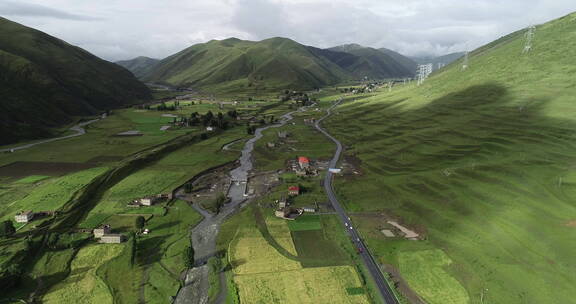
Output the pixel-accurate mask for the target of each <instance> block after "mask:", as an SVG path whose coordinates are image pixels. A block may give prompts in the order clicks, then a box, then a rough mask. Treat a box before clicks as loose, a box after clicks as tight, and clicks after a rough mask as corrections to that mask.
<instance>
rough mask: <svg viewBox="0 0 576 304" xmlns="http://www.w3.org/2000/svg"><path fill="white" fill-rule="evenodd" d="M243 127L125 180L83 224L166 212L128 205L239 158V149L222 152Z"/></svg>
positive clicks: (178, 152) (157, 162)
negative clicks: (117, 215) (127, 205)
mask: <svg viewBox="0 0 576 304" xmlns="http://www.w3.org/2000/svg"><path fill="white" fill-rule="evenodd" d="M242 131H243V129H242V128H236V129H233V130H228V131H226V132H225V133H223V134H220V135H218V136H215V137H212V138H208V139H207V140H204V141H200V142H197V143H194V144H191V145H189V146H186V147H183V148H181V149H179V150H177V151H174V152H172V153H170V154H168V155H167V156H165V157H163V158H162V159H160V160H158V161H156V162H155V163H153V164H151V165H149V166H147V167H145V168H143V169H141V170H139V171H138V172H135V173H134V174H132V175H130V176H128V177H127V178H125V179H123V180H122V181H120V182H119V183H117V184H116V185H114V186H113V187H112V188H110V189H109V190H108V191H106V193H104V194H103V197H102V199H101V200H100V202H99V203H98V204H97V205H96V207H95V208H94V209H92V210H91V211H90V213H89V214H88V216H87V217H86V218H85V220H84V221H83V222H82V224H81V226H86V227H94V226H96V225H98V224H100V223H101V222H102V221H104V220H105V219H106V218H107V217H109V216H111V215H113V214H118V213H132V212H134V213H151V214H158V213H162V212H163V211H162V208H161V206H153V207H143V208H138V209H131V208H127V207H126V204H127V203H128V202H131V201H132V200H134V199H137V198H141V197H144V196H147V195H156V194H160V193H169V192H171V191H172V190H174V189H175V188H177V187H178V186H180V185H182V184H184V183H185V182H186V181H187V180H189V179H191V178H192V177H193V176H195V175H196V174H198V173H200V172H202V171H204V170H206V169H209V168H212V167H215V166H218V165H220V164H224V163H226V162H229V161H233V160H234V159H236V157H237V154H238V152H234V151H222V146H223V145H224V144H226V143H228V142H230V141H233V140H235V139H238V138H242V137H243V136H244V134H243V133H242Z"/></svg>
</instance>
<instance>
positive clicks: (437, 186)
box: [327, 14, 576, 303]
mask: <svg viewBox="0 0 576 304" xmlns="http://www.w3.org/2000/svg"><path fill="white" fill-rule="evenodd" d="M524 33H525V31H518V32H516V33H513V34H510V35H508V36H506V37H502V38H501V39H499V40H497V41H495V42H493V43H491V44H489V45H486V46H484V47H482V48H480V49H478V50H476V51H474V52H472V53H471V54H470V62H469V68H468V69H466V70H462V68H461V64H462V60H459V61H457V62H455V63H453V64H452V65H450V66H448V67H446V68H445V69H442V70H440V71H438V72H436V73H435V74H434V75H433V76H432V77H431V78H429V79H428V80H427V81H426V82H425V83H424V84H423V85H422V86H420V87H416V86H414V85H409V86H407V87H403V88H395V89H394V90H393V91H392V92H390V93H389V92H386V93H378V94H377V95H375V96H372V97H368V98H365V99H359V100H357V101H355V102H353V103H347V104H344V105H342V106H341V107H339V109H338V114H337V115H336V116H334V117H333V118H331V119H330V121H329V122H328V123H327V125H328V127H329V130H330V131H331V132H333V133H334V134H335V135H336V136H337V137H338V138H340V139H341V140H343V142H344V143H345V144H346V146H347V151H346V159H347V160H348V162H349V163H352V164H355V165H356V166H357V167H358V170H359V171H358V172H359V174H358V175H352V176H348V177H345V178H339V179H337V181H336V183H337V184H336V189H337V191H338V192H339V195H340V197H341V198H342V199H343V201H344V202H345V205H346V208H347V209H348V210H351V211H378V212H379V213H378V214H383V215H382V216H378V217H376V220H377V221H379V222H378V224H377V225H374V226H376V227H378V229H382V228H389V225H388V224H386V222H385V219H394V220H396V221H399V222H401V223H402V224H403V225H405V226H408V227H410V228H411V229H413V230H416V231H418V232H419V233H420V234H421V235H422V236H423V238H424V240H421V241H409V240H404V239H403V238H398V237H396V238H387V237H385V236H384V235H383V234H382V233H380V231H379V230H377V229H375V228H374V230H373V231H372V230H370V229H361V230H360V232H361V233H362V234H363V235H364V236H365V237H366V239H367V241H368V245H369V247H370V248H371V249H372V250H373V251H374V252H375V253H376V255H377V256H378V258H379V259H380V260H381V261H382V262H383V263H386V264H390V265H393V266H395V267H396V268H397V269H399V270H400V272H401V274H402V275H403V276H404V278H405V279H406V280H407V281H408V283H409V285H410V286H411V287H412V288H413V289H415V290H416V291H417V292H419V293H420V295H421V296H422V297H424V299H425V300H426V301H427V302H429V303H450V302H453V301H456V300H454V299H448V298H446V295H447V294H454V293H453V292H450V291H451V290H460V287H459V286H458V285H460V286H462V287H463V288H464V289H465V290H466V292H467V294H468V298H469V299H470V300H469V302H470V303H480V298H482V299H483V302H484V303H573V302H574V297H575V296H576V291H575V290H574V288H573V286H574V285H576V272H575V271H574V269H576V259H574V253H575V252H576V242H574V234H575V233H576V230H575V229H576V227H575V226H576V174H575V173H574V170H573V168H574V163H576V145H575V142H576V133H574V130H575V129H576V121H575V120H574V117H573V113H574V112H575V111H576V103H575V102H574V101H575V100H574V96H576V86H575V85H574V84H575V82H574V79H575V76H576V64H575V62H574V60H573V58H574V57H575V56H576V49H574V47H573V46H574V37H576V14H572V15H568V16H566V17H564V18H561V19H558V20H555V21H552V22H550V23H547V24H544V25H541V26H538V27H537V29H536V35H535V40H534V44H533V48H532V50H531V51H530V52H528V53H526V54H523V53H522V50H523V48H524V40H525V39H524ZM431 253H434V254H431ZM432 256H434V259H432ZM407 261H419V262H418V263H422V264H423V265H422V267H420V268H418V269H415V268H414V267H412V266H411V265H410V263H407ZM440 275H441V276H440ZM446 276H451V277H453V278H454V279H455V280H451V281H450V282H449V281H447V280H443V279H441V278H443V277H446ZM439 283H442V284H439Z"/></svg>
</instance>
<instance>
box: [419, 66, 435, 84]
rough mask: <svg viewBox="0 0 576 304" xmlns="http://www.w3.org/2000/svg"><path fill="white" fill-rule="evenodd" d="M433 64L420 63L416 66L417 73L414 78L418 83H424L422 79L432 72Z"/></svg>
mask: <svg viewBox="0 0 576 304" xmlns="http://www.w3.org/2000/svg"><path fill="white" fill-rule="evenodd" d="M432 67H433V65H432V64H431V63H428V64H421V65H419V66H418V73H417V75H416V78H417V79H418V85H421V84H422V83H424V80H426V78H428V76H429V75H430V74H431V73H432Z"/></svg>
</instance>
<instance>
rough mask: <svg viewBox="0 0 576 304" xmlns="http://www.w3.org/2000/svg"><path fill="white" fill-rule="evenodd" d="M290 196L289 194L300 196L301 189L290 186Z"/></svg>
mask: <svg viewBox="0 0 576 304" xmlns="http://www.w3.org/2000/svg"><path fill="white" fill-rule="evenodd" d="M288 194H289V195H298V194H300V187H298V186H290V187H288Z"/></svg>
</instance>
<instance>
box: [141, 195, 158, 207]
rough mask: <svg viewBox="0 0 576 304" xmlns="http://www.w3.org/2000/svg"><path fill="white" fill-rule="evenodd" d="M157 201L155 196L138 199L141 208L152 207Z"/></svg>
mask: <svg viewBox="0 0 576 304" xmlns="http://www.w3.org/2000/svg"><path fill="white" fill-rule="evenodd" d="M157 201H158V197H156V196H147V197H143V198H141V199H140V205H142V206H152V205H154V204H155V203H156V202H157Z"/></svg>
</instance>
